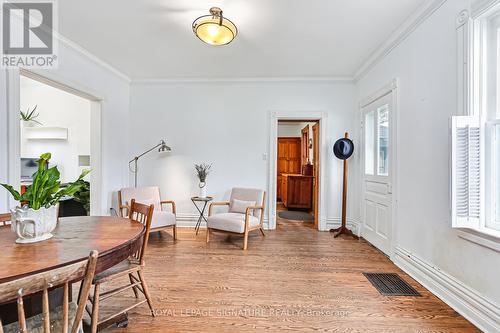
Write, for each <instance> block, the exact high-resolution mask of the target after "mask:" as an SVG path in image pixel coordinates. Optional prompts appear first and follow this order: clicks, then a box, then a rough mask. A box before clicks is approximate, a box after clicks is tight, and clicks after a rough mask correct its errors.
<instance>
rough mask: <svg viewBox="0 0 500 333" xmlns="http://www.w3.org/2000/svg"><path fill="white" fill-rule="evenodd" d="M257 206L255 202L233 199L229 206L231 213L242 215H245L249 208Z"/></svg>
mask: <svg viewBox="0 0 500 333" xmlns="http://www.w3.org/2000/svg"><path fill="white" fill-rule="evenodd" d="M252 206H255V201H244V200H238V199H233V200H231V204H230V206H229V212H230V213H240V214H245V212H246V209H247V207H252Z"/></svg>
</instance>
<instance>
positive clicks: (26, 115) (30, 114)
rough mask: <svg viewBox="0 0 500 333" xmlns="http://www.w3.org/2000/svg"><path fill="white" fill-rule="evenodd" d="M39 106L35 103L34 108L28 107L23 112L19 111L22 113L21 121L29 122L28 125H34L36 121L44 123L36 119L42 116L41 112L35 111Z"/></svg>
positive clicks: (39, 123)
mask: <svg viewBox="0 0 500 333" xmlns="http://www.w3.org/2000/svg"><path fill="white" fill-rule="evenodd" d="M37 106H38V105H35V107H34V108H33V110H30V109H29V108H28V109H27V110H26V112H23V111H22V110H21V111H19V113H20V115H21V121H22V122H23V123H25V124H27V125H28V126H32V125H33V124H34V123H37V124H38V125H42V123H41V122H39V121H38V120H36V118H38V117H39V116H40V113H35V112H36V108H37Z"/></svg>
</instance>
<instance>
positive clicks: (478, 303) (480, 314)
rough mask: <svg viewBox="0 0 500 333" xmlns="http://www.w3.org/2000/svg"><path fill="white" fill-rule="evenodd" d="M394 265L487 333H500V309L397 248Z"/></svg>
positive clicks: (431, 266)
mask: <svg viewBox="0 0 500 333" xmlns="http://www.w3.org/2000/svg"><path fill="white" fill-rule="evenodd" d="M394 263H395V264H396V265H397V266H398V267H399V268H401V269H402V270H403V271H405V272H406V273H408V274H409V275H410V276H411V277H413V278H414V279H415V280H416V281H418V282H419V283H420V284H422V285H423V286H424V287H425V288H427V289H428V290H429V291H430V292H432V293H433V294H434V295H436V296H437V297H439V298H440V299H441V300H442V301H443V302H445V303H446V304H448V305H449V306H450V307H452V308H453V309H454V310H455V311H457V312H458V313H460V314H461V315H462V316H464V317H465V318H466V319H467V320H469V321H470V322H471V323H473V324H474V325H476V326H477V327H478V328H479V329H481V330H483V331H484V332H500V306H499V305H498V304H495V303H493V302H491V301H489V300H488V299H486V298H485V297H484V296H482V295H480V294H479V293H478V292H477V291H475V290H474V289H472V288H470V287H469V286H467V285H465V284H463V283H462V282H461V281H459V280H457V279H456V278H454V277H453V276H450V275H448V274H447V273H445V272H443V271H442V270H440V269H439V268H438V267H435V266H433V265H431V264H429V263H427V262H425V261H424V260H422V259H420V258H418V257H416V256H414V255H413V254H412V253H410V252H409V251H407V250H405V249H403V248H401V247H396V251H395V260H394Z"/></svg>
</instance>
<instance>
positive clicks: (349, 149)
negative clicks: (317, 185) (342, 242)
mask: <svg viewBox="0 0 500 333" xmlns="http://www.w3.org/2000/svg"><path fill="white" fill-rule="evenodd" d="M353 152H354V143H353V142H352V141H351V140H350V139H349V133H347V132H346V133H345V135H344V138H342V139H339V140H337V142H335V145H334V146H333V153H334V154H335V156H336V157H337V158H338V159H341V160H343V161H344V179H343V184H342V225H341V226H340V228H337V229H331V230H330V232H333V237H334V238H337V237H338V236H340V235H342V234H344V235H347V236H352V237H353V238H354V239H359V237H358V236H356V235H355V234H354V233H353V232H352V231H351V230H350V229H348V228H347V174H348V163H347V159H348V158H349V157H351V155H352V154H353Z"/></svg>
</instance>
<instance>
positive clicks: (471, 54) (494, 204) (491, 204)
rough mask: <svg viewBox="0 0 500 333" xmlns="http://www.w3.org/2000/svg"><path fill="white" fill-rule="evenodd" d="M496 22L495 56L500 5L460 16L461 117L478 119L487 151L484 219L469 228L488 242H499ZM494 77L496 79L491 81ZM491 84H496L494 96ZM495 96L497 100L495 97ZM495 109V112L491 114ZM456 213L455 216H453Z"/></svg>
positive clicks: (499, 72)
mask: <svg viewBox="0 0 500 333" xmlns="http://www.w3.org/2000/svg"><path fill="white" fill-rule="evenodd" d="M492 18H494V19H495V20H497V25H496V35H495V37H496V39H495V42H496V46H495V48H494V49H495V57H493V58H494V59H498V57H499V55H500V2H499V1H498V0H490V1H487V2H482V3H481V4H480V5H478V6H474V5H473V6H472V9H471V10H470V11H469V10H468V9H467V10H463V11H461V12H460V13H459V15H458V17H457V21H456V22H457V41H458V74H459V76H458V78H459V80H458V110H457V111H458V112H457V113H458V115H462V116H476V117H478V118H479V119H480V122H481V124H482V135H483V136H484V149H482V150H481V154H482V161H484V168H483V170H484V171H483V174H482V178H483V179H484V180H485V181H484V182H482V187H483V188H482V190H483V193H485V195H484V203H483V207H484V208H483V209H484V211H483V212H482V214H481V215H482V219H481V222H480V226H479V227H472V226H471V227H468V228H466V229H465V230H467V229H469V230H472V231H473V232H475V233H476V234H477V233H479V234H482V235H484V236H485V237H488V238H489V239H490V238H491V237H492V236H493V237H495V239H497V240H498V241H499V242H500V221H499V220H500V219H499V220H496V218H497V213H496V209H500V204H499V202H498V201H499V200H500V192H499V190H498V187H500V184H497V183H498V181H497V180H500V172H498V169H499V168H500V166H497V165H496V161H498V160H499V157H498V154H499V153H498V152H497V147H499V145H500V138H497V137H496V133H494V130H495V128H496V126H500V61H496V63H495V67H494V71H495V74H493V75H492V74H491V71H489V70H491V66H490V68H488V61H489V60H490V59H491V58H492V53H491V51H490V50H491V42H490V41H489V39H488V38H489V37H491V35H490V34H489V33H488V28H490V27H489V26H488V25H489V23H490V22H491V21H490V20H491V19H492ZM492 77H494V79H492ZM492 82H493V83H494V87H493V93H492ZM492 96H494V97H492ZM492 109H493V112H492ZM453 214H454V213H453Z"/></svg>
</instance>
